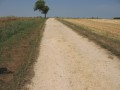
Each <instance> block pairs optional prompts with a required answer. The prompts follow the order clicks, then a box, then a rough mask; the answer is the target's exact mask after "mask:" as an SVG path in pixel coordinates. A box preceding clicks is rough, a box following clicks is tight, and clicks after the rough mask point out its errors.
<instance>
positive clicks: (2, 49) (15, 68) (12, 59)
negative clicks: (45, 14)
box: [0, 17, 46, 90]
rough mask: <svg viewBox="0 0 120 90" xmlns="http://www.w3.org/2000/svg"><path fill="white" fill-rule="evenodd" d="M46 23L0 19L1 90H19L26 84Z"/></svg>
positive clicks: (10, 18)
mask: <svg viewBox="0 0 120 90" xmlns="http://www.w3.org/2000/svg"><path fill="white" fill-rule="evenodd" d="M45 21H46V19H43V18H24V17H22V18H17V17H7V18H6V17H5V18H0V69H1V70H0V90H7V89H8V90H18V89H17V88H18V87H19V85H20V84H21V82H24V81H23V80H24V79H23V78H24V77H25V74H26V72H27V70H28V67H29V66H30V65H31V64H32V63H33V62H34V61H35V58H36V53H37V51H38V50H37V49H38V46H39V42H40V40H41V37H42V33H43V29H44V25H45ZM2 70H3V71H2Z"/></svg>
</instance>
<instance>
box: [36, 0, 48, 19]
mask: <svg viewBox="0 0 120 90" xmlns="http://www.w3.org/2000/svg"><path fill="white" fill-rule="evenodd" d="M34 10H35V11H36V10H39V11H40V12H41V13H42V14H45V18H46V14H47V13H48V11H49V7H48V6H47V5H46V4H45V1H44V0H37V1H36V3H35V7H34Z"/></svg>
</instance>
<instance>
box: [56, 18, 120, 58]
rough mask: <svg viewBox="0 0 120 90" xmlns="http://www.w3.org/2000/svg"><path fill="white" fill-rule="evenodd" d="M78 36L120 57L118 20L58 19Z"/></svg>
mask: <svg viewBox="0 0 120 90" xmlns="http://www.w3.org/2000/svg"><path fill="white" fill-rule="evenodd" d="M58 20H59V21H61V22H62V23H63V24H65V25H67V26H68V27H70V28H72V29H73V30H74V31H76V32H77V33H78V34H80V35H83V36H85V37H87V38H89V39H90V40H92V41H94V42H96V43H97V44H99V45H101V46H102V47H103V48H105V49H108V50H109V51H111V52H112V53H113V54H115V55H117V56H118V57H120V20H115V19H58Z"/></svg>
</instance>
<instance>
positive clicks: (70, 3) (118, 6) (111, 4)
mask: <svg viewBox="0 0 120 90" xmlns="http://www.w3.org/2000/svg"><path fill="white" fill-rule="evenodd" d="M35 2H36V0H0V16H28V17H29V16H43V15H42V14H41V13H40V12H39V11H34V10H33V7H34V3H35ZM45 2H46V4H47V5H48V6H49V7H50V11H49V12H48V15H47V16H49V17H75V18H79V17H80V18H86V17H100V18H113V17H120V0H45Z"/></svg>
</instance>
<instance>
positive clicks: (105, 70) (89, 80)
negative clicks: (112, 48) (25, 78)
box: [28, 18, 120, 90]
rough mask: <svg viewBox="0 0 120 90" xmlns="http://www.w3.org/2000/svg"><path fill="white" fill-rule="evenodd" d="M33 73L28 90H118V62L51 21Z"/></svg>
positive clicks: (55, 21)
mask: <svg viewBox="0 0 120 90" xmlns="http://www.w3.org/2000/svg"><path fill="white" fill-rule="evenodd" d="M34 72H35V76H34V77H33V79H32V83H31V84H30V85H29V86H28V88H29V90H120V60H119V59H118V58H117V57H115V56H114V55H111V54H110V53H109V52H108V51H107V50H105V49H102V48H101V47H100V46H98V45H96V44H95V43H93V42H92V41H90V40H88V39H87V38H84V37H82V36H80V35H78V34H77V33H75V32H74V31H72V30H71V29H70V28H68V27H66V26H65V25H63V24H62V23H60V22H58V21H57V20H55V19H54V18H50V19H48V20H47V22H46V28H45V32H44V36H43V39H42V42H41V46H40V53H39V57H38V59H37V62H36V63H35V66H34Z"/></svg>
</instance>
